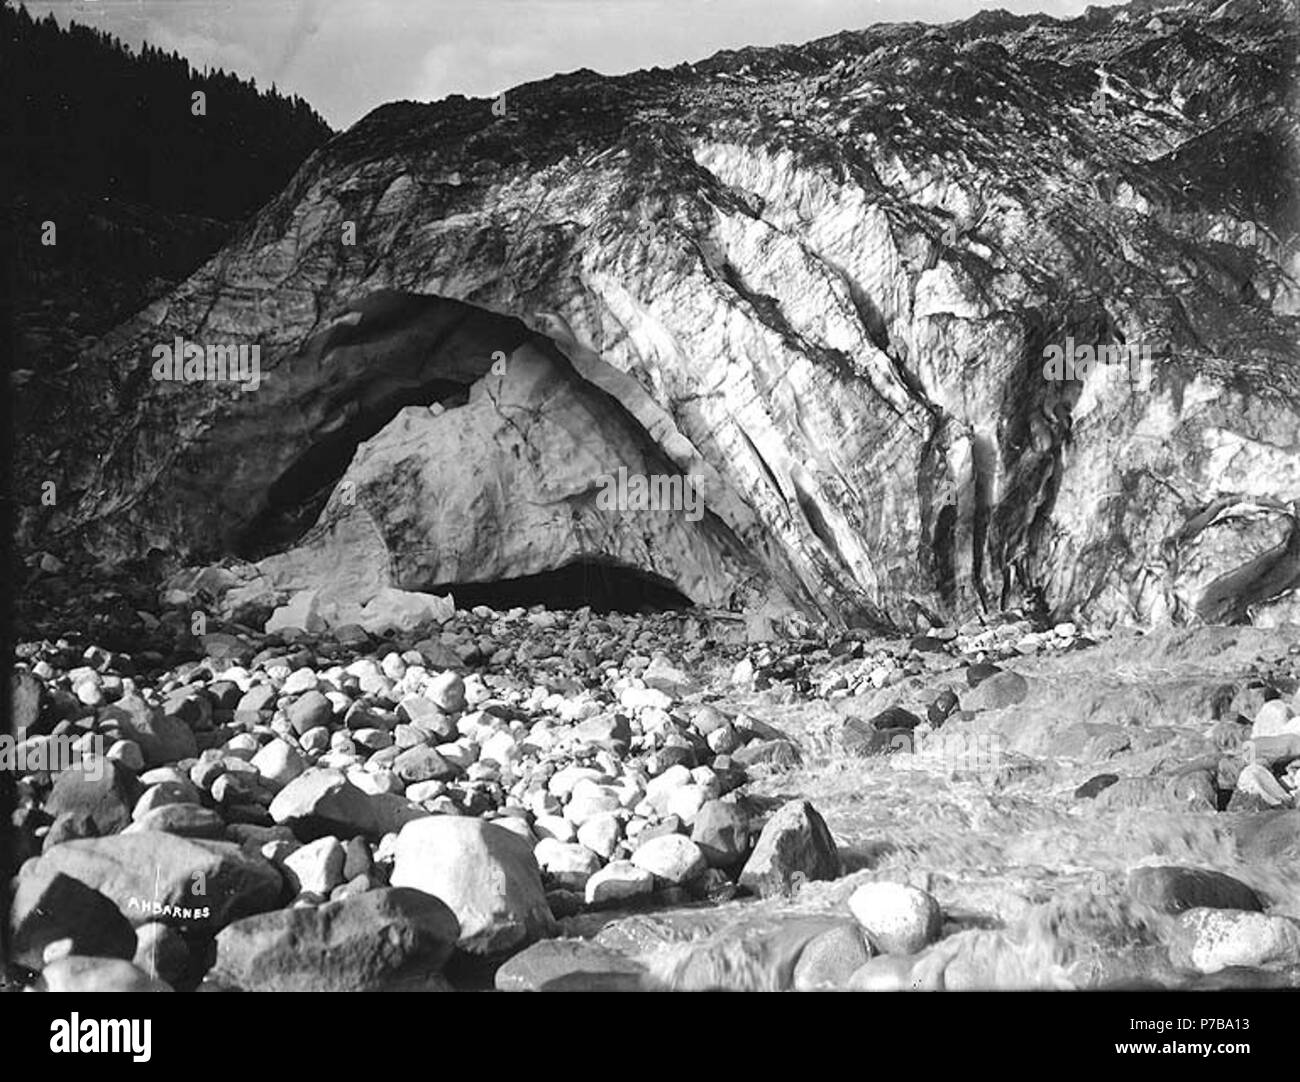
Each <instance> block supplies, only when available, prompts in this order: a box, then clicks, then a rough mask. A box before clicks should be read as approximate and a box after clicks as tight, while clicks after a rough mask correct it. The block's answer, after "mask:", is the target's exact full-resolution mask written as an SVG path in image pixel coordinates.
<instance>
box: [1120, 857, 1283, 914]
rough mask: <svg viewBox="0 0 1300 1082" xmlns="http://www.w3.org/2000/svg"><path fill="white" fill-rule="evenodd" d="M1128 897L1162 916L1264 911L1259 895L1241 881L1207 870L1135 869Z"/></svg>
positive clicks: (1166, 867)
mask: <svg viewBox="0 0 1300 1082" xmlns="http://www.w3.org/2000/svg"><path fill="white" fill-rule="evenodd" d="M1128 894H1129V897H1130V898H1132V899H1133V900H1134V901H1136V902H1141V903H1143V904H1145V905H1149V906H1151V907H1152V908H1153V909H1158V910H1160V911H1161V912H1162V913H1181V912H1182V911H1183V910H1185V909H1201V908H1212V909H1240V910H1249V911H1253V912H1260V911H1261V910H1262V909H1263V908H1264V906H1263V904H1262V903H1261V902H1260V900H1259V896H1258V895H1257V894H1256V893H1255V892H1254V891H1253V890H1251V889H1250V887H1248V886H1246V884H1245V883H1243V882H1241V880H1239V879H1233V878H1232V876H1230V875H1224V874H1223V873H1222V872H1216V871H1211V870H1210V869H1207V868H1181V867H1172V866H1148V867H1142V868H1134V869H1133V870H1132V871H1131V872H1129V875H1128Z"/></svg>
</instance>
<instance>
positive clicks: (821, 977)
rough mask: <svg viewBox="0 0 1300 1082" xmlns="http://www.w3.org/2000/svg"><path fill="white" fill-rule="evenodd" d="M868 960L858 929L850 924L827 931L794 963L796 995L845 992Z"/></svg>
mask: <svg viewBox="0 0 1300 1082" xmlns="http://www.w3.org/2000/svg"><path fill="white" fill-rule="evenodd" d="M870 960H871V947H870V946H869V945H868V944H867V941H866V940H865V939H864V938H863V936H862V932H861V930H860V929H858V928H856V927H854V926H853V925H851V924H849V923H847V922H846V923H844V924H840V925H837V926H836V927H834V928H830V929H828V930H827V931H825V932H822V933H821V935H819V936H817V937H816V938H815V939H813V940H811V941H810V942H809V943H808V945H807V946H806V947H804V949H803V951H802V952H801V953H800V954H799V961H798V962H797V963H795V967H794V977H793V981H792V983H793V986H794V990H795V991H796V992H823V991H834V990H837V989H842V988H846V987H847V986H848V983H849V981H850V980H851V979H852V977H853V974H854V973H856V972H857V971H858V970H860V969H861V968H862V967H863V966H864V965H866V964H867V962H869V961H870Z"/></svg>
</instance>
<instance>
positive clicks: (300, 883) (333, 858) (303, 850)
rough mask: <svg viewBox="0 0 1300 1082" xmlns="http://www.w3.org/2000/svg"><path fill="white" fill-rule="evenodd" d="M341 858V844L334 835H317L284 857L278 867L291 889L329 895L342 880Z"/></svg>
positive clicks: (342, 861) (342, 859)
mask: <svg viewBox="0 0 1300 1082" xmlns="http://www.w3.org/2000/svg"><path fill="white" fill-rule="evenodd" d="M345 858H346V854H345V853H344V850H343V846H342V844H341V843H340V842H339V840H338V839H337V838H334V837H326V838H318V839H317V840H316V841H314V842H309V843H308V844H307V845H304V846H301V847H299V848H298V849H296V850H295V851H294V852H293V853H291V854H289V856H287V857H285V858H284V860H283V862H282V864H281V867H282V868H283V869H284V871H285V873H286V876H287V878H288V879H289V884H290V886H291V887H292V888H293V889H294V890H297V891H309V892H311V893H313V894H329V892H330V891H332V890H333V889H334V888H335V887H337V886H338V885H339V884H341V883H343V882H344V877H343V863H344V860H345Z"/></svg>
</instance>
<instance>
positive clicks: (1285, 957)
mask: <svg viewBox="0 0 1300 1082" xmlns="http://www.w3.org/2000/svg"><path fill="white" fill-rule="evenodd" d="M1169 960H1170V961H1171V962H1172V963H1173V964H1174V965H1176V966H1178V967H1180V968H1182V969H1194V970H1196V971H1198V972H1200V973H1217V972H1219V971H1220V970H1222V969H1227V968H1228V967H1229V966H1246V967H1250V968H1261V969H1281V968H1285V967H1287V966H1296V965H1300V923H1297V922H1296V921H1294V920H1292V919H1290V918H1288V917H1283V916H1270V915H1266V914H1264V913H1251V912H1245V911H1241V910H1235V909H1209V908H1201V909H1189V910H1187V911H1186V912H1185V913H1183V914H1182V915H1181V916H1180V917H1179V918H1178V923H1177V925H1176V926H1175V929H1174V933H1173V937H1172V939H1171V941H1170V944H1169Z"/></svg>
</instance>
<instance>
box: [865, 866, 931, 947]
mask: <svg viewBox="0 0 1300 1082" xmlns="http://www.w3.org/2000/svg"><path fill="white" fill-rule="evenodd" d="M849 909H850V910H851V911H852V913H853V915H854V917H856V918H857V920H858V923H859V924H861V925H862V927H863V929H865V931H866V933H867V936H868V937H869V938H870V941H871V945H872V946H873V947H874V948H875V949H876V950H877V951H879V952H880V953H881V954H916V953H917V952H919V951H920V950H922V949H923V948H924V947H927V946H929V945H930V944H931V943H933V942H934V941H935V940H936V939H937V938H938V937H939V932H940V931H941V930H942V928H943V912H942V910H941V909H940V908H939V903H938V902H936V901H935V900H934V898H933V897H932V896H931V895H929V894H927V893H926V892H925V891H923V890H920V889H918V888H916V887H909V886H905V885H903V884H901V883H864V884H863V885H862V886H860V887H858V889H857V890H855V891H854V892H853V894H852V895H851V896H850V898H849Z"/></svg>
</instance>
